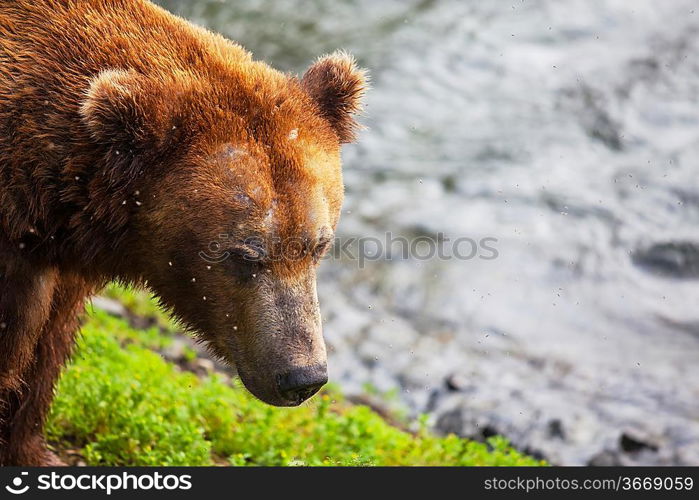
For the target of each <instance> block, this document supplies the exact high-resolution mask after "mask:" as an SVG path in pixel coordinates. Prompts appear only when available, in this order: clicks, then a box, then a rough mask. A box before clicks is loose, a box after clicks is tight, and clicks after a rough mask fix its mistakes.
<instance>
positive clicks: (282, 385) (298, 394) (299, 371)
mask: <svg viewBox="0 0 699 500" xmlns="http://www.w3.org/2000/svg"><path fill="white" fill-rule="evenodd" d="M327 382H328V369H327V366H326V365H325V364H322V365H321V364H316V365H312V366H303V367H300V368H294V369H293V370H290V371H288V372H285V373H282V374H279V375H277V389H278V391H279V394H280V395H281V396H282V397H283V398H284V399H285V400H287V401H288V402H289V403H290V404H291V405H293V406H297V405H300V404H301V403H303V402H304V401H306V400H307V399H308V398H310V397H311V396H313V395H314V394H315V393H317V392H318V391H319V390H320V388H321V387H323V386H324V385H325V384H326V383H327Z"/></svg>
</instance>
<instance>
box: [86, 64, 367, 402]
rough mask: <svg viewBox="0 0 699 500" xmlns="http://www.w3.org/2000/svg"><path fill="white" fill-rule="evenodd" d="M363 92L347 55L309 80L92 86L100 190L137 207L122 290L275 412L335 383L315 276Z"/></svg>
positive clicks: (174, 74)
mask: <svg viewBox="0 0 699 500" xmlns="http://www.w3.org/2000/svg"><path fill="white" fill-rule="evenodd" d="M365 85H366V79H365V74H364V72H363V71H362V70H360V69H359V68H357V66H356V64H355V62H354V60H353V59H352V58H351V57H350V56H349V55H347V54H344V53H335V54H332V55H329V56H325V57H322V58H320V59H319V60H318V61H316V62H315V63H314V64H313V65H312V66H311V67H310V68H309V69H308V71H307V72H306V73H305V74H304V76H303V77H302V78H297V77H294V76H291V75H285V74H282V73H279V72H277V71H275V70H273V69H271V68H270V67H268V66H267V65H265V64H263V63H259V62H253V61H244V62H241V61H231V63H230V64H228V65H221V66H209V67H205V68H204V69H194V70H193V69H188V68H153V70H152V73H151V72H137V71H135V70H133V69H119V68H116V69H112V70H108V71H103V72H101V73H100V74H98V75H96V76H94V78H93V79H92V80H91V82H90V84H89V88H88V90H87V91H86V95H85V96H84V100H83V102H82V105H81V108H80V114H81V118H82V121H83V124H84V126H85V128H86V129H87V131H88V133H89V136H90V140H91V141H93V142H94V144H96V145H97V146H96V147H99V148H100V150H101V151H102V154H103V156H104V161H105V165H106V167H105V168H104V169H103V172H102V173H103V176H106V177H107V178H108V179H109V182H108V183H107V184H106V185H108V186H112V187H111V188H109V189H114V190H119V192H120V195H123V197H124V202H123V203H124V204H126V203H127V202H128V203H129V204H130V205H134V204H135V205H136V206H137V209H136V210H135V211H134V216H133V220H131V221H130V222H129V232H130V241H131V245H134V246H135V247H136V249H137V251H136V252H131V253H130V256H131V257H130V259H132V260H133V262H129V263H128V266H129V269H136V270H137V272H136V273H134V274H135V275H137V277H136V278H134V277H132V276H129V277H128V279H133V280H139V281H144V282H146V283H147V285H148V287H149V288H150V289H152V290H153V291H154V293H155V294H156V295H157V296H158V297H159V299H160V300H161V302H162V304H163V305H164V306H165V307H167V308H169V309H171V310H172V311H173V312H174V314H175V315H176V316H177V317H178V318H179V319H180V320H181V321H182V323H183V324H184V325H186V326H187V327H188V328H189V329H191V330H192V331H193V332H194V333H195V334H196V335H197V336H199V337H200V338H201V339H203V340H205V341H206V342H207V343H208V345H209V346H210V348H211V350H212V351H213V352H214V353H215V354H216V355H218V356H220V357H221V358H223V359H225V360H227V361H229V362H230V363H231V364H233V365H234V366H235V367H236V369H237V371H238V373H239V375H240V377H241V379H242V381H243V383H244V384H245V386H246V387H247V388H248V389H249V390H250V391H251V392H252V393H253V394H254V395H255V396H257V397H258V398H259V399H261V400H263V401H265V402H267V403H269V404H273V405H278V406H292V405H298V404H300V403H301V402H302V401H304V400H305V399H307V398H308V397H310V396H311V395H313V394H314V393H315V392H316V391H317V390H318V389H319V388H320V387H321V386H322V385H323V384H324V383H325V382H326V381H327V368H326V350H325V343H324V340H323V335H322V328H321V318H320V312H319V307H318V298H317V294H316V268H317V266H318V264H319V261H320V259H321V258H322V257H323V255H325V253H326V252H327V251H328V250H329V249H330V247H331V245H332V243H333V240H334V233H335V228H336V226H337V223H338V219H339V216H340V209H341V205H342V199H343V183H342V172H341V165H340V146H341V144H342V143H346V142H350V141H352V140H353V139H354V133H355V131H356V129H357V123H356V122H355V120H354V118H353V115H355V114H356V113H357V112H358V111H359V110H360V106H361V103H360V101H361V97H362V94H363V93H364V90H365ZM105 189H107V188H105ZM134 255H135V257H133V256H134Z"/></svg>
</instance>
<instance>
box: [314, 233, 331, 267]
mask: <svg viewBox="0 0 699 500" xmlns="http://www.w3.org/2000/svg"><path fill="white" fill-rule="evenodd" d="M332 244H333V240H332V238H323V239H322V240H320V241H319V242H318V245H316V247H315V248H314V249H313V260H314V261H315V262H318V261H319V260H320V259H322V258H323V256H324V255H325V254H326V253H328V250H330V248H332Z"/></svg>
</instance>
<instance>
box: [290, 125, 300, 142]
mask: <svg viewBox="0 0 699 500" xmlns="http://www.w3.org/2000/svg"><path fill="white" fill-rule="evenodd" d="M298 136H299V129H297V128H295V129H293V130H292V131H291V132H289V140H290V141H293V140H295V139H297V138H298Z"/></svg>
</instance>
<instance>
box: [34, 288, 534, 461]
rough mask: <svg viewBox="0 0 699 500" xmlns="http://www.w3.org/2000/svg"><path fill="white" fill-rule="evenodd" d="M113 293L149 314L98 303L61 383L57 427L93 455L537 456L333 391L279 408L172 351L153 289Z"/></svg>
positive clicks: (53, 424)
mask: <svg viewBox="0 0 699 500" xmlns="http://www.w3.org/2000/svg"><path fill="white" fill-rule="evenodd" d="M106 294H107V295H108V296H110V297H112V298H115V299H118V300H121V301H122V302H123V303H124V304H125V305H126V306H127V307H129V308H130V309H131V311H132V312H133V313H135V314H139V315H150V316H154V317H155V318H157V321H156V324H157V325H158V326H155V327H153V328H150V329H147V330H138V329H134V328H132V327H130V326H129V325H128V324H127V322H126V321H124V320H122V319H119V318H115V317H112V316H109V315H108V314H107V313H106V312H104V311H101V310H99V309H94V310H91V311H90V314H89V315H88V319H87V320H86V322H85V324H84V326H83V328H82V335H81V338H80V340H79V343H78V346H77V351H76V354H75V356H74V357H73V361H72V362H71V364H70V365H69V366H68V367H67V369H66V370H65V372H64V374H63V376H62V378H61V380H60V383H59V384H58V388H57V396H56V399H55V402H54V404H53V408H52V411H51V415H50V418H49V423H48V426H47V436H48V439H49V441H50V442H52V443H54V444H55V445H56V446H57V447H59V448H60V447H66V448H71V449H78V450H80V454H81V455H82V456H83V457H84V460H85V462H86V463H87V464H88V465H209V464H230V465H270V466H272V465H284V466H287V465H537V464H539V463H540V462H538V461H536V460H535V459H532V458H530V457H527V456H524V455H522V454H520V453H519V452H517V451H515V450H513V449H512V448H510V447H509V446H508V444H507V443H506V441H505V440H504V439H502V438H493V439H491V440H490V441H489V442H488V443H478V442H473V441H468V440H465V439H461V438H458V437H456V436H448V437H437V436H434V435H432V434H430V432H429V431H428V430H427V429H425V428H424V426H422V427H423V428H422V429H421V430H419V431H418V432H416V433H410V432H406V431H404V430H401V429H399V428H396V427H394V426H392V425H390V424H389V423H388V422H387V421H386V420H384V419H383V418H382V417H381V416H379V415H378V414H377V413H375V412H374V411H372V410H371V409H369V408H368V407H366V406H358V405H353V404H350V403H349V402H347V401H345V400H344V399H343V398H342V397H341V396H340V394H339V391H337V390H336V389H329V390H327V391H325V392H324V393H322V394H320V395H319V396H316V397H315V398H313V399H312V400H311V401H310V402H308V403H305V404H304V405H302V406H301V407H299V408H272V407H269V406H267V405H265V404H263V403H261V402H259V401H257V400H255V399H254V398H252V397H251V396H250V395H249V394H248V393H247V392H246V391H245V390H244V389H243V388H242V387H241V386H240V385H239V384H238V383H233V384H231V383H229V382H228V381H227V380H226V377H222V376H219V375H216V374H212V375H209V376H206V377H198V376H197V375H195V374H193V373H188V372H184V371H182V370H180V369H179V368H178V367H177V366H176V365H174V364H172V363H169V362H167V361H165V360H164V359H163V357H162V356H161V355H160V354H159V353H158V350H159V349H162V348H163V347H165V346H167V344H168V343H169V342H171V340H172V332H173V331H174V330H175V328H174V326H172V325H171V324H170V323H169V322H168V320H167V317H166V316H164V315H163V314H162V313H159V312H157V308H156V307H155V306H154V305H153V303H152V302H150V301H149V300H148V298H147V296H146V295H144V294H143V293H141V292H134V291H129V290H123V289H120V288H118V287H110V288H109V289H108V290H107V292H106Z"/></svg>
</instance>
